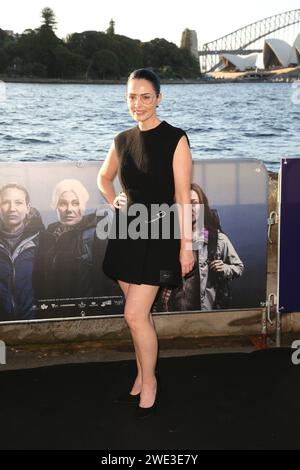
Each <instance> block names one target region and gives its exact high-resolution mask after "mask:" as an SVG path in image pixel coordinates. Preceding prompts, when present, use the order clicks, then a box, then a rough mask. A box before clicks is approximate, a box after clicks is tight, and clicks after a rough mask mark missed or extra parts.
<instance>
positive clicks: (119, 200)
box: [113, 191, 127, 209]
mask: <svg viewBox="0 0 300 470" xmlns="http://www.w3.org/2000/svg"><path fill="white" fill-rule="evenodd" d="M126 204H127V196H126V194H125V193H124V192H123V191H120V192H119V194H118V195H117V196H116V197H115V199H114V200H113V206H114V207H115V208H116V209H121V208H122V207H124V206H125V205H126Z"/></svg>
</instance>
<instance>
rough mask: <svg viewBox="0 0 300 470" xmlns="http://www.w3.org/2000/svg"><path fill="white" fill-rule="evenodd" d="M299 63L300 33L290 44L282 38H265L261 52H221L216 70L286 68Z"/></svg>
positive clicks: (235, 70)
mask: <svg viewBox="0 0 300 470" xmlns="http://www.w3.org/2000/svg"><path fill="white" fill-rule="evenodd" d="M297 65H300V33H299V34H298V36H297V37H296V39H295V41H294V44H293V45H292V46H291V45H290V44H288V43H287V42H285V41H283V40H282V39H266V40H265V43H264V48H263V52H262V53H261V54H257V53H255V54H248V55H237V54H222V55H220V65H219V67H218V69H217V70H219V71H220V70H222V71H232V72H245V71H246V70H255V69H272V68H286V67H294V66H297Z"/></svg>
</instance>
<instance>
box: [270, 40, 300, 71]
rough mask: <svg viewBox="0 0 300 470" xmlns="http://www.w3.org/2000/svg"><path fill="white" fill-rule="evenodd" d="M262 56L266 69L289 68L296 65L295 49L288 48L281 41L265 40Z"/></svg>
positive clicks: (287, 45)
mask: <svg viewBox="0 0 300 470" xmlns="http://www.w3.org/2000/svg"><path fill="white" fill-rule="evenodd" d="M263 55H264V66H265V68H266V69H270V68H274V67H289V66H293V65H297V64H298V57H297V54H296V50H295V47H294V46H290V45H289V44H288V43H287V42H285V41H283V40H282V39H267V40H266V41H265V45H264V52H263Z"/></svg>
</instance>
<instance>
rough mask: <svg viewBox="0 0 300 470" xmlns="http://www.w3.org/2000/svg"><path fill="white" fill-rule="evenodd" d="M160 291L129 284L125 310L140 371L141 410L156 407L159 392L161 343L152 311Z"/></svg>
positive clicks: (154, 288) (151, 287)
mask: <svg viewBox="0 0 300 470" xmlns="http://www.w3.org/2000/svg"><path fill="white" fill-rule="evenodd" d="M158 289H159V287H158V286H150V285H145V284H141V285H137V284H130V285H129V287H128V290H127V296H126V303H125V310H124V315H125V320H126V322H127V324H128V326H129V329H130V333H131V336H132V339H133V343H134V346H135V350H136V354H137V357H138V360H139V366H140V370H141V378H142V386H141V390H140V392H141V398H140V406H141V407H142V408H148V407H151V406H152V405H153V403H154V400H155V396H156V389H157V383H156V377H155V366H156V362H157V353H158V341H157V334H156V331H155V327H154V322H153V319H152V315H151V312H150V309H151V306H152V304H153V302H154V299H155V297H156V294H157V292H158Z"/></svg>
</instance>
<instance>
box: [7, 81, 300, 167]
mask: <svg viewBox="0 0 300 470" xmlns="http://www.w3.org/2000/svg"><path fill="white" fill-rule="evenodd" d="M297 87H299V88H297ZM299 89H300V84H291V83H228V84H222V85H219V84H207V85H206V84H204V85H203V84H202V85H191V84H185V85H172V84H169V85H164V86H163V87H162V92H163V101H162V104H161V105H160V108H159V109H158V114H159V116H160V118H161V119H165V120H166V121H168V122H169V123H171V124H173V125H174V126H179V127H182V128H183V129H185V130H186V131H187V133H188V135H189V138H190V143H191V148H192V154H193V158H194V159H207V158H226V159H228V158H256V159H259V160H262V161H263V162H264V164H265V165H266V167H267V168H268V169H269V170H273V171H277V170H278V168H279V164H280V159H281V158H282V157H289V158H290V157H299V156H300V155H299V154H300V151H299V148H300V99H299V96H300V91H299ZM2 92H3V90H2ZM134 125H135V122H134V121H133V120H132V119H131V117H130V116H129V114H128V111H127V106H126V101H125V85H84V84H78V85H75V84H74V85H71V84H22V83H7V84H5V96H3V93H2V99H1V101H0V161H2V162H4V161H5V162H7V161H43V160H48V161H49V160H51V161H54V160H100V159H103V158H105V155H106V153H107V150H108V149H109V146H110V144H111V141H112V139H113V137H114V136H115V135H116V134H117V133H118V132H120V131H122V130H124V129H127V128H129V127H132V126H134Z"/></svg>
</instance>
